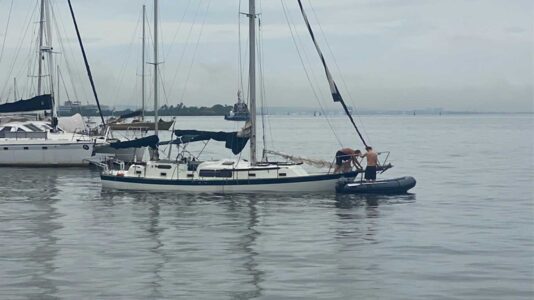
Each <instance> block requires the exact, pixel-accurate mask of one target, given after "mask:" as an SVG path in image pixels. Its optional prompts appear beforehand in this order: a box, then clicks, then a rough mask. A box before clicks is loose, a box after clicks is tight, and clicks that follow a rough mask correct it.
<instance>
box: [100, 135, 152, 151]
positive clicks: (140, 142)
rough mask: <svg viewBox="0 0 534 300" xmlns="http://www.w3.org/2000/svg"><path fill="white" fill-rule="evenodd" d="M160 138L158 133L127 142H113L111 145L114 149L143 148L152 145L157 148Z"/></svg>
mask: <svg viewBox="0 0 534 300" xmlns="http://www.w3.org/2000/svg"><path fill="white" fill-rule="evenodd" d="M158 143H159V138H158V136H157V135H151V136H147V137H144V138H140V139H135V140H131V141H127V142H116V143H111V144H110V146H111V147H112V148H113V149H126V148H141V147H150V148H152V149H156V148H157V147H158Z"/></svg>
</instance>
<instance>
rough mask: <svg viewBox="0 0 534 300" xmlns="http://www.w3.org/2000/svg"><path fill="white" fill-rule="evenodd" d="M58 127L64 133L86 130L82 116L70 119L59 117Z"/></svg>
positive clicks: (78, 115) (77, 115) (74, 116)
mask: <svg viewBox="0 0 534 300" xmlns="http://www.w3.org/2000/svg"><path fill="white" fill-rule="evenodd" d="M58 122H59V123H58V125H59V127H60V128H61V129H63V130H64V131H65V132H83V131H84V130H86V129H87V126H86V125H85V122H84V120H83V117H82V115H80V114H75V115H73V116H70V117H59V118H58Z"/></svg>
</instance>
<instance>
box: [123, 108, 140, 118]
mask: <svg viewBox="0 0 534 300" xmlns="http://www.w3.org/2000/svg"><path fill="white" fill-rule="evenodd" d="M142 114H143V112H142V111H141V110H136V111H134V112H131V113H127V114H124V115H122V116H120V117H119V118H121V119H128V118H135V117H139V116H140V115H142Z"/></svg>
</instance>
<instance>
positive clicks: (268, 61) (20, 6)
mask: <svg viewBox="0 0 534 300" xmlns="http://www.w3.org/2000/svg"><path fill="white" fill-rule="evenodd" d="M37 2H38V1H37V0H16V1H13V3H14V4H13V10H12V13H11V20H10V24H9V28H8V29H9V30H7V36H4V32H5V31H6V25H7V20H8V12H9V8H10V5H11V3H12V1H11V0H0V42H1V43H2V47H0V48H4V53H3V55H2V57H1V58H0V59H1V60H0V93H1V94H0V97H1V99H2V101H6V100H11V99H12V98H13V96H12V93H13V91H12V81H13V77H17V80H18V82H19V86H18V90H19V94H20V93H24V94H31V93H35V87H34V86H32V82H34V81H35V80H34V78H31V77H28V75H35V73H34V71H33V70H32V68H33V69H35V68H34V67H29V65H30V63H29V62H30V59H32V60H35V56H36V55H35V50H32V49H30V46H31V45H32V44H31V43H32V41H33V43H34V44H35V39H36V28H37V24H36V23H35V22H36V21H37V15H36V14H35V8H36V7H37ZM145 2H146V4H147V10H148V12H149V16H148V17H149V22H150V26H152V1H140V0H138V1H132V0H113V1H109V0H107V1H104V0H92V1H81V0H73V5H74V8H75V10H76V13H77V17H78V22H79V26H80V30H81V33H82V35H83V38H84V41H85V44H86V48H87V49H86V50H87V53H88V56H89V60H90V63H91V65H92V68H93V72H94V76H95V80H96V84H97V88H98V90H99V93H100V97H101V98H102V101H103V102H104V104H106V105H110V106H118V105H139V103H140V96H139V94H140V77H139V74H140V69H141V67H140V65H141V64H140V60H141V59H140V47H141V46H140V37H141V31H140V12H141V5H142V4H143V3H145ZM243 2H244V3H243V4H242V5H243V7H242V11H246V10H247V4H246V2H248V1H244V0H243ZM261 2H262V3H260V4H261V13H262V15H261V18H262V25H263V30H262V32H263V39H262V40H263V52H264V65H263V66H264V72H265V86H266V95H267V98H266V103H267V105H268V106H306V107H312V108H313V107H318V106H319V103H318V100H317V99H316V97H315V96H314V93H313V91H312V90H311V88H310V83H309V82H308V80H307V79H306V73H305V72H304V71H303V67H302V64H301V63H300V60H299V56H298V53H297V51H296V48H295V44H294V42H293V39H292V36H291V32H290V31H289V27H288V25H287V22H286V19H285V18H284V10H283V9H282V3H281V2H280V1H276V0H270V1H261ZM303 2H304V4H305V5H306V7H307V9H308V14H309V15H310V18H311V22H312V26H314V28H315V31H316V33H317V35H318V37H319V42H320V43H321V46H322V47H323V52H324V53H325V56H326V59H327V61H328V62H329V64H330V65H331V68H332V73H333V75H334V77H335V79H336V80H337V81H338V85H339V87H340V89H341V92H342V94H343V95H345V98H346V99H347V102H349V103H350V104H351V105H354V106H356V107H359V108H364V109H415V108H444V109H448V110H469V111H528V112H532V111H533V82H534V59H533V50H534V49H533V40H534V37H533V36H534V34H533V22H534V21H533V20H534V4H533V3H534V2H533V1H531V0H513V1H500V0H471V1H466V0H464V1H459V0H452V1H427V0H336V1H331V0H330V1H329V0H311V1H309V0H305V1H303ZM284 3H285V5H286V7H287V9H288V15H289V19H290V22H291V23H292V24H294V25H295V34H296V38H297V41H298V45H299V50H300V51H301V54H302V55H303V58H304V61H305V66H306V68H307V70H308V72H309V74H310V77H311V82H312V86H313V87H315V89H316V94H317V95H318V97H317V98H318V99H320V103H321V105H322V106H324V107H325V108H331V107H336V106H335V105H333V104H332V103H331V99H330V98H329V91H328V86H327V84H326V81H325V80H324V73H323V71H322V69H321V65H320V63H319V59H318V57H317V55H316V53H315V52H314V51H315V50H314V49H313V46H312V44H311V43H310V38H309V36H308V35H307V32H306V31H305V28H304V25H303V22H302V18H301V16H300V15H299V13H298V7H297V3H296V1H288V0H285V1H284ZM310 3H311V5H312V6H310ZM53 5H54V12H55V19H57V20H58V26H57V29H56V27H55V25H54V32H56V31H59V32H60V37H58V36H57V35H56V36H55V37H54V39H55V41H54V44H55V49H56V50H57V51H58V52H59V54H58V55H56V59H57V61H58V64H59V65H60V68H61V70H62V73H64V74H63V75H64V77H65V78H64V80H65V81H66V83H65V86H66V87H67V91H68V92H69V97H70V98H71V99H75V100H81V101H83V102H90V103H93V98H92V96H91V93H90V89H89V83H88V81H87V77H86V75H85V70H84V68H83V62H82V60H81V55H80V51H79V49H78V46H77V43H76V40H75V34H74V30H73V26H72V21H71V19H70V16H69V15H68V7H67V5H66V1H64V0H61V1H59V0H53ZM238 5H239V1H237V0H234V1H220V0H218V1H215V0H211V1H210V0H194V1H191V0H179V1H178V0H173V1H171V0H161V1H160V8H161V9H160V10H161V53H160V56H161V57H163V58H162V61H164V64H163V65H162V66H161V68H162V69H161V73H162V76H163V83H164V88H162V91H161V94H162V95H163V97H162V98H163V99H162V100H161V103H162V104H168V105H176V104H177V103H179V102H184V103H185V104H186V105H212V104H215V103H225V104H232V103H233V102H234V101H235V94H236V92H237V89H238V87H239V84H238V82H239V79H238V78H239V76H238V74H239V72H238V69H239V67H238V65H239V63H238V26H237V20H238V17H237V12H238ZM312 7H313V10H312ZM32 12H33V13H34V15H33V18H30V17H31V14H32ZM314 12H315V14H314ZM241 20H242V22H241V24H242V28H241V29H242V37H243V40H242V43H243V45H245V43H246V41H247V39H246V38H247V36H246V30H247V21H246V20H245V18H244V17H242V18H241ZM28 24H29V25H30V26H29V27H28V31H27V33H26V35H24V34H23V33H24V32H25V29H26V27H27V26H28ZM202 24H204V26H202ZM201 31H202V34H200V32H201ZM323 33H324V34H323ZM21 37H23V38H22V39H21ZM325 38H326V40H325ZM4 39H5V41H6V42H5V43H3V41H4ZM58 39H60V42H61V43H59V42H58ZM197 41H198V48H197V46H196V44H197ZM149 44H150V45H149V47H151V42H149ZM19 45H21V46H19ZM195 49H196V51H195ZM243 49H244V52H243V59H244V60H246V59H247V57H248V56H247V54H246V47H243ZM0 50H1V49H0ZM148 50H149V51H148V53H147V55H148V60H149V61H150V62H151V61H152V56H153V54H152V51H151V48H149V49H148ZM17 53H18V55H16V54H17ZM195 53H196V54H195ZM332 54H333V55H332ZM12 65H13V71H12V72H11V71H10V70H11V67H12ZM33 65H35V63H33ZM337 66H338V67H337ZM245 67H246V66H245ZM151 68H152V66H151V65H148V66H147V69H148V70H150V69H151ZM148 75H149V76H150V75H151V71H150V72H149V74H148ZM151 80H152V79H151V77H149V78H148V82H149V93H150V92H151V89H152V85H151V84H152V83H151V82H152V81H151ZM33 85H35V83H33ZM61 89H62V94H61V97H62V100H65V93H64V91H63V89H64V88H63V87H62V88H61Z"/></svg>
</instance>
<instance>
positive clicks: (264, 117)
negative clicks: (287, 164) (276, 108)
mask: <svg viewBox="0 0 534 300" xmlns="http://www.w3.org/2000/svg"><path fill="white" fill-rule="evenodd" d="M259 4H260V11H263V6H262V1H260V2H259ZM258 27H259V35H258V40H259V42H258V44H259V47H258V52H259V62H260V76H261V81H260V97H261V98H260V101H261V115H262V119H261V121H262V131H263V159H265V158H266V157H265V156H266V153H265V150H266V149H267V139H266V135H267V134H266V130H265V126H266V125H267V127H268V128H269V138H270V143H271V144H272V146H273V148H274V147H275V145H274V139H273V132H272V126H271V122H270V121H269V118H268V117H267V115H268V113H269V111H268V109H267V94H266V88H265V68H264V66H265V51H264V46H263V45H264V43H263V42H264V38H263V25H262V18H259V26H258Z"/></svg>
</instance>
